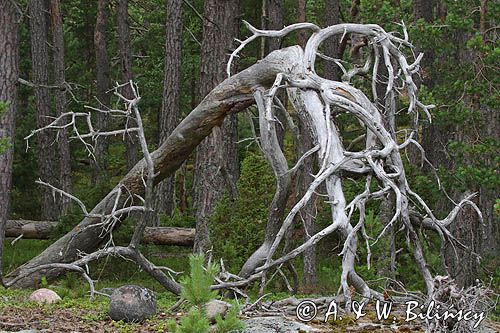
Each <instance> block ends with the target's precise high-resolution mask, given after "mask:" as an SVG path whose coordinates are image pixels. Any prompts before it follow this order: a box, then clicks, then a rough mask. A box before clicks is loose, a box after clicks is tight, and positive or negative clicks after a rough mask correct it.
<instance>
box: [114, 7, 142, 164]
mask: <svg viewBox="0 0 500 333" xmlns="http://www.w3.org/2000/svg"><path fill="white" fill-rule="evenodd" d="M116 14H117V15H116V21H117V22H118V44H119V46H120V63H121V74H122V81H123V82H130V81H132V80H133V79H134V74H133V72H132V56H131V50H130V48H131V46H130V32H129V30H130V29H129V19H128V0H119V1H118V10H117V13H116ZM122 95H123V96H124V97H125V98H127V99H132V98H133V97H134V96H133V94H132V88H131V87H130V85H129V84H126V85H124V86H123V91H122ZM127 126H131V127H133V126H135V124H128V123H127ZM125 147H126V155H127V170H130V169H132V168H133V167H134V165H136V164H137V162H138V161H139V156H138V149H139V146H138V142H137V135H136V134H135V133H129V134H127V135H126V136H125Z"/></svg>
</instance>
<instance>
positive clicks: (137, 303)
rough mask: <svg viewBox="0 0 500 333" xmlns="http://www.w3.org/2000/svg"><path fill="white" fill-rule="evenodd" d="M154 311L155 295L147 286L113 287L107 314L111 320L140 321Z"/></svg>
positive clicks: (151, 314)
mask: <svg viewBox="0 0 500 333" xmlns="http://www.w3.org/2000/svg"><path fill="white" fill-rule="evenodd" d="M155 313H156V297H155V295H154V293H153V292H152V291H151V290H149V289H147V288H143V287H140V286H134V285H126V286H122V287H120V288H118V289H115V290H114V291H113V293H112V294H111V297H110V302H109V316H110V317H111V319H113V320H117V321H118V320H123V321H125V322H141V321H143V320H145V319H148V318H149V317H151V316H153V315H154V314H155Z"/></svg>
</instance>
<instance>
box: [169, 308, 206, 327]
mask: <svg viewBox="0 0 500 333" xmlns="http://www.w3.org/2000/svg"><path fill="white" fill-rule="evenodd" d="M209 328H210V323H209V321H208V319H207V317H206V316H204V314H203V313H202V312H201V311H200V310H199V309H197V308H195V307H193V308H191V310H189V313H188V315H187V316H184V317H183V318H182V319H181V323H180V325H177V324H176V323H175V321H173V320H172V321H170V323H169V330H170V331H171V332H173V333H205V332H208V329H209Z"/></svg>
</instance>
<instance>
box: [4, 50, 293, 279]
mask: <svg viewBox="0 0 500 333" xmlns="http://www.w3.org/2000/svg"><path fill="white" fill-rule="evenodd" d="M301 57H302V54H301V50H300V49H299V48H297V47H296V46H295V47H289V48H286V49H282V50H277V51H275V52H273V53H271V54H270V55H268V56H267V57H266V58H265V59H263V60H262V61H261V62H259V63H257V64H255V65H253V66H251V67H249V68H247V69H245V70H243V71H241V72H240V73H238V74H236V75H234V76H231V77H230V78H228V79H226V80H225V81H224V82H222V83H221V84H220V85H219V86H218V87H216V88H215V89H214V90H212V91H211V92H210V93H209V94H208V95H207V96H206V97H205V99H204V100H203V101H202V102H201V103H200V104H199V105H198V106H197V107H196V108H195V109H194V110H193V111H192V112H191V113H190V114H189V115H188V116H187V117H186V118H185V119H184V120H183V121H182V122H181V123H180V124H179V126H177V128H176V129H175V130H174V131H173V132H172V134H171V135H170V136H169V137H168V139H167V140H166V141H165V142H163V144H162V145H161V146H160V147H159V148H158V149H157V150H156V151H155V152H153V153H152V159H153V163H154V166H155V172H156V173H158V175H157V177H156V179H155V182H156V183H158V182H159V181H161V180H162V179H164V178H165V177H167V176H170V175H172V174H173V173H174V172H175V170H177V169H178V168H179V167H180V166H181V165H182V163H183V162H184V161H185V160H186V159H187V158H188V157H189V155H190V154H191V153H192V152H193V150H194V149H195V148H196V146H198V145H199V144H200V142H201V141H202V140H203V139H204V138H205V137H206V136H208V135H209V134H210V132H211V131H212V129H213V128H214V127H215V126H220V125H221V124H222V122H223V120H224V118H226V117H227V116H229V115H231V114H233V113H236V112H238V111H241V110H244V109H245V108H247V107H248V106H250V105H251V104H253V103H254V98H253V94H252V93H253V91H252V90H253V89H254V88H255V87H257V86H263V87H267V88H269V87H270V86H271V85H272V83H273V82H274V80H275V78H276V75H277V74H278V73H288V72H289V70H290V69H291V68H294V66H299V61H301ZM145 168H146V163H145V161H144V159H143V160H141V161H140V162H139V163H138V164H137V165H136V166H135V167H134V168H133V169H132V170H130V171H129V172H128V174H127V175H126V176H125V177H124V178H123V179H122V180H121V181H120V183H119V184H118V185H117V186H116V187H115V190H113V191H112V192H110V193H109V194H108V195H107V196H106V197H105V198H104V199H103V200H102V201H101V202H100V203H99V204H97V205H96V206H95V207H94V209H93V210H92V212H91V213H95V214H109V213H110V212H111V210H112V208H113V206H114V205H115V199H116V197H115V195H114V193H116V192H114V191H116V189H117V188H126V189H127V191H128V192H127V193H131V194H139V195H140V194H142V192H143V191H144V185H143V179H142V175H143V170H145ZM124 200H125V196H122V197H121V200H119V202H118V206H121V205H123V203H124ZM100 221H101V220H100V219H96V218H90V217H85V218H84V219H83V220H82V221H81V222H80V223H79V224H78V225H77V226H76V227H75V228H73V229H72V230H71V231H70V232H69V233H67V234H66V235H64V236H63V237H61V238H60V239H59V240H57V241H56V242H55V243H53V244H52V245H51V246H49V247H48V248H47V249H46V250H44V251H43V252H42V253H41V254H39V255H38V256H37V257H35V258H33V259H32V260H30V261H29V262H28V263H26V264H25V265H23V266H21V267H19V268H18V269H16V270H15V271H14V272H12V273H11V274H9V276H8V277H9V279H12V278H14V277H15V276H17V275H18V274H19V273H20V272H22V271H23V270H26V269H29V268H30V267H36V266H39V265H41V264H49V263H58V262H71V261H73V260H74V259H75V258H76V256H77V254H78V253H79V252H80V251H83V252H86V253H90V252H92V251H94V250H95V249H96V248H97V247H98V246H99V244H100V243H101V241H102V238H100V237H99V235H100V233H101V231H102V230H101V228H96V227H92V226H93V225H95V224H97V223H99V222H100ZM61 253H62V256H61V255H60V254H61ZM59 274H61V270H58V269H54V270H50V271H38V272H37V273H34V274H32V275H30V276H29V277H28V278H26V279H22V280H19V281H18V282H17V283H16V284H15V286H17V287H22V286H33V285H35V284H36V283H37V282H38V281H39V280H40V279H41V277H42V276H45V277H46V278H47V279H49V280H50V279H53V278H55V277H57V276H58V275H59Z"/></svg>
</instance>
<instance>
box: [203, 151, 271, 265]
mask: <svg viewBox="0 0 500 333" xmlns="http://www.w3.org/2000/svg"><path fill="white" fill-rule="evenodd" d="M275 186H276V185H275V179H274V175H273V173H272V171H271V169H270V167H269V166H268V164H267V162H266V160H265V158H264V157H263V156H261V155H259V154H258V153H254V152H248V153H247V154H246V157H245V159H244V160H243V162H242V163H241V175H240V178H239V180H238V192H239V196H238V198H237V199H236V200H235V201H231V200H229V199H228V198H224V199H223V200H221V202H219V204H218V205H217V207H216V208H215V212H214V214H213V215H212V217H211V220H210V224H209V225H210V233H211V237H212V239H224V243H223V244H222V243H219V244H218V246H216V247H214V254H215V256H216V257H220V258H223V259H224V263H225V265H226V267H228V269H229V270H231V271H236V270H238V269H239V268H240V267H241V266H242V265H243V263H244V260H245V259H246V258H248V257H249V256H250V255H251V254H252V253H253V252H254V251H255V250H256V249H257V248H258V247H259V246H260V244H261V243H262V241H263V239H264V234H265V229H266V223H267V214H268V209H269V205H270V203H271V201H272V199H273V196H274V191H275Z"/></svg>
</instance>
